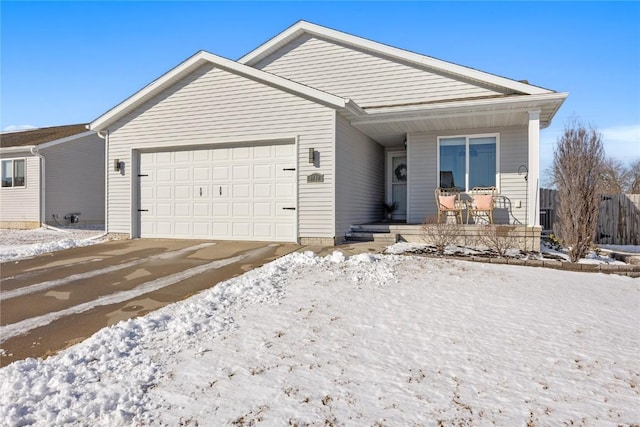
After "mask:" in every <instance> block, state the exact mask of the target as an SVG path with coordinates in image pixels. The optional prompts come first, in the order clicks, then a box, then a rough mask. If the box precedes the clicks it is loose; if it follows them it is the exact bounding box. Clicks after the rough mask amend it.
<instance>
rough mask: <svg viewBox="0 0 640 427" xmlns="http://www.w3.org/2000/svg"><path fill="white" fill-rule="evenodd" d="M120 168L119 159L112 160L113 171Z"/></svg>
mask: <svg viewBox="0 0 640 427" xmlns="http://www.w3.org/2000/svg"><path fill="white" fill-rule="evenodd" d="M121 168H122V165H121V164H120V159H115V160H114V161H113V171H114V172H120V169H121Z"/></svg>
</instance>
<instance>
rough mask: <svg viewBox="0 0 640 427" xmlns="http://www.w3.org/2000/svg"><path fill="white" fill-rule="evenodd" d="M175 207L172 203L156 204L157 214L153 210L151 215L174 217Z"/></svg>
mask: <svg viewBox="0 0 640 427" xmlns="http://www.w3.org/2000/svg"><path fill="white" fill-rule="evenodd" d="M172 208H173V205H172V204H170V203H158V204H156V209H155V212H154V211H153V209H151V210H150V211H151V213H152V214H153V215H155V216H173V209H172Z"/></svg>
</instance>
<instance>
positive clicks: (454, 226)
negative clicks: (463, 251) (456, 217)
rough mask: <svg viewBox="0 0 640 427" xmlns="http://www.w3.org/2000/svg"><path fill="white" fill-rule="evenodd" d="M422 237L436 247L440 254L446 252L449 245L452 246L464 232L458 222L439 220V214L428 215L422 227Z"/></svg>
mask: <svg viewBox="0 0 640 427" xmlns="http://www.w3.org/2000/svg"><path fill="white" fill-rule="evenodd" d="M421 231H422V238H423V240H424V241H425V243H427V244H430V245H433V246H435V247H436V251H437V252H438V254H440V255H442V254H444V250H445V249H446V248H447V246H451V245H453V244H455V243H456V242H457V241H458V238H459V237H460V234H461V233H462V230H461V227H460V224H458V222H457V221H456V222H453V223H451V222H447V221H444V222H438V217H437V216H435V215H434V216H430V217H427V218H426V219H425V221H424V223H423V224H422V227H421Z"/></svg>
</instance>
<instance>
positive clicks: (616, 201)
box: [540, 188, 640, 245]
mask: <svg viewBox="0 0 640 427" xmlns="http://www.w3.org/2000/svg"><path fill="white" fill-rule="evenodd" d="M556 194H557V191H556V190H551V189H548V188H541V189H540V225H541V226H542V229H543V230H544V231H553V224H554V223H555V222H556V221H557V216H556V212H557V209H558V200H557V198H556ZM596 242H597V243H602V244H605V245H606V244H608V245H640V194H607V195H603V196H601V197H600V211H599V212H598V227H597V229H596Z"/></svg>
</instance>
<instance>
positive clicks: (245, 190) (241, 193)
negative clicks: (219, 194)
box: [231, 183, 251, 199]
mask: <svg viewBox="0 0 640 427" xmlns="http://www.w3.org/2000/svg"><path fill="white" fill-rule="evenodd" d="M249 188H250V187H249V184H248V183H247V184H234V185H233V192H232V193H231V197H233V198H234V199H237V198H247V197H251V191H250V190H249Z"/></svg>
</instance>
